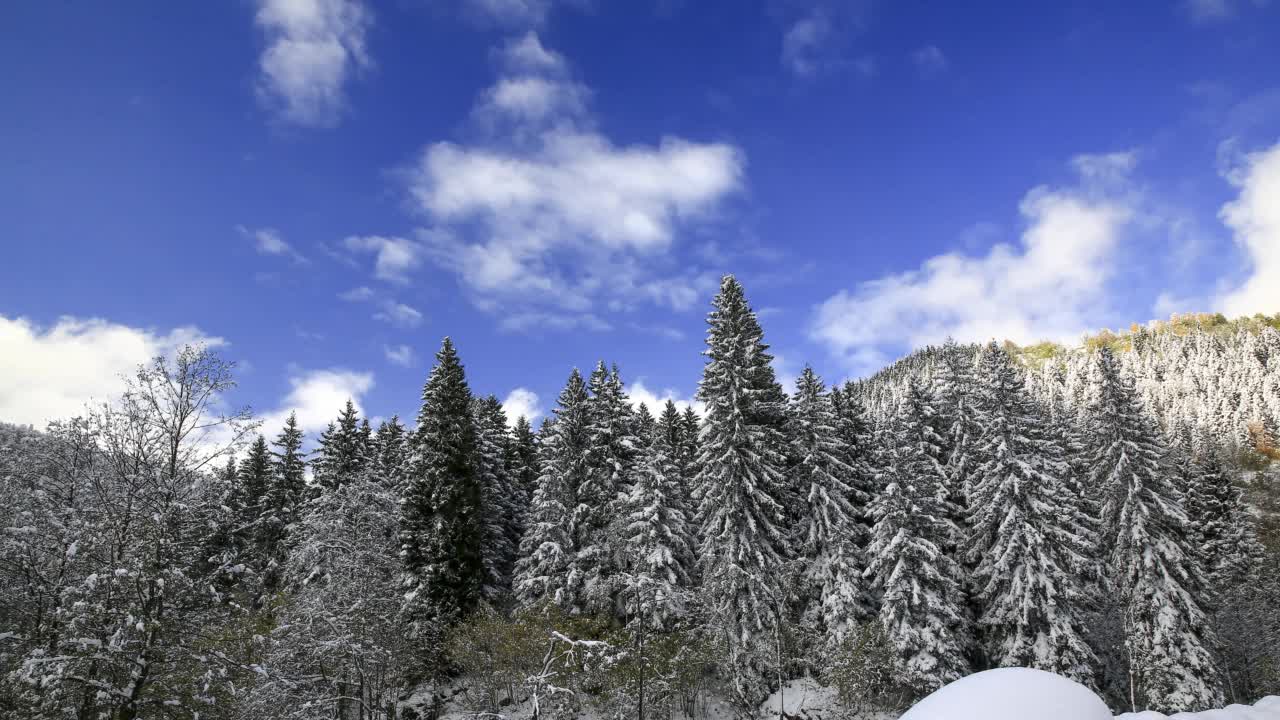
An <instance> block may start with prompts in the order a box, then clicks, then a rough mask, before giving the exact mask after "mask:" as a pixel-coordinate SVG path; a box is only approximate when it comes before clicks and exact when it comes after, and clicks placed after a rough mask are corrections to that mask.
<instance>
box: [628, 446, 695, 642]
mask: <svg viewBox="0 0 1280 720" xmlns="http://www.w3.org/2000/svg"><path fill="white" fill-rule="evenodd" d="M669 451H670V447H669V446H668V445H667V444H666V443H665V442H662V441H657V442H654V443H652V444H649V445H646V446H645V447H644V448H643V449H642V450H641V454H640V457H639V458H638V462H637V466H636V469H635V473H634V476H635V482H634V483H633V484H632V486H631V487H630V488H629V489H628V490H627V492H626V495H625V497H624V498H623V500H622V501H621V503H620V506H619V513H618V525H619V527H618V528H617V529H616V532H617V535H618V537H619V539H620V541H621V546H622V547H623V548H625V549H626V553H625V555H624V556H623V562H622V566H623V568H622V583H623V587H622V589H621V595H622V597H621V598H620V599H621V601H622V604H623V608H624V614H625V617H627V618H629V619H632V620H638V621H639V622H641V623H643V625H644V627H646V628H649V629H657V630H662V629H670V627H671V625H672V621H674V620H675V619H677V618H679V617H680V616H681V615H682V614H683V613H684V609H685V601H686V595H687V594H688V592H689V588H690V586H691V584H692V573H691V571H690V569H691V568H692V567H693V563H694V556H693V553H694V537H693V528H692V519H691V518H690V513H689V511H688V503H687V498H686V497H685V491H684V487H683V485H682V484H681V483H680V481H679V478H678V477H676V474H675V473H676V466H675V463H673V462H672V461H671V458H670V456H669V455H668V452H669Z"/></svg>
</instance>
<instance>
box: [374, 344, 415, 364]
mask: <svg viewBox="0 0 1280 720" xmlns="http://www.w3.org/2000/svg"><path fill="white" fill-rule="evenodd" d="M382 352H383V354H385V355H386V356H387V362H389V363H392V364H394V365H399V366H400V367H413V364H414V362H415V361H416V360H417V358H416V357H414V354H413V348H411V347H409V346H408V345H394V346H393V345H384V346H383V348H382Z"/></svg>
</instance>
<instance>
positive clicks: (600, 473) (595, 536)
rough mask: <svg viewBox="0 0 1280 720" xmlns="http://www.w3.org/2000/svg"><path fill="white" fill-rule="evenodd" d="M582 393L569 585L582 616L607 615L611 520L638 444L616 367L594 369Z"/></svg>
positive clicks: (614, 565)
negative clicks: (583, 427)
mask: <svg viewBox="0 0 1280 720" xmlns="http://www.w3.org/2000/svg"><path fill="white" fill-rule="evenodd" d="M587 389H588V390H589V391H590V392H591V398H590V399H589V400H588V401H587V419H588V425H587V436H586V446H587V467H586V473H585V474H584V476H583V478H582V482H581V483H580V484H579V485H578V491H577V505H576V506H575V507H574V511H573V513H574V517H573V527H574V530H575V531H576V537H575V545H576V550H577V552H576V555H575V559H574V562H573V570H572V573H571V574H570V578H569V582H570V586H571V589H572V592H573V594H574V596H575V597H577V598H578V599H579V601H580V602H581V603H583V609H584V610H586V611H587V612H589V613H593V614H595V613H600V614H608V613H616V612H617V609H618V593H619V591H620V590H621V588H620V587H619V581H620V577H619V568H618V563H619V559H620V555H621V554H622V553H623V551H624V550H623V546H622V545H621V544H620V542H619V541H620V538H618V536H617V535H616V533H615V532H614V531H615V529H616V526H615V524H614V518H616V517H617V516H618V511H619V509H618V503H619V500H620V498H621V496H622V495H623V493H625V492H626V491H627V490H628V489H629V488H630V484H631V480H632V474H633V472H634V469H635V467H634V466H635V456H636V452H637V449H638V447H639V441H638V440H637V438H636V436H635V434H634V432H633V428H634V426H635V421H634V418H633V413H632V411H631V406H630V404H629V403H628V401H627V396H626V393H625V392H624V391H623V386H622V380H621V379H620V377H619V375H618V369H617V367H614V368H613V369H612V370H610V369H608V368H606V367H605V364H604V363H603V362H601V363H599V364H597V365H596V369H595V370H594V371H593V372H592V373H591V378H590V379H589V380H588V381H587Z"/></svg>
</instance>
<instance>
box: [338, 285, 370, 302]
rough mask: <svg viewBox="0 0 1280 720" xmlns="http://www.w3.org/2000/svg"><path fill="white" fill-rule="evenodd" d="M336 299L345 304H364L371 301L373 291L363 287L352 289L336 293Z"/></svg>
mask: <svg viewBox="0 0 1280 720" xmlns="http://www.w3.org/2000/svg"><path fill="white" fill-rule="evenodd" d="M338 299H339V300H343V301H345V302H366V301H369V300H372V299H373V290H372V289H370V288H368V287H365V286H364V285H361V286H359V287H353V288H351V289H350V290H347V291H345V292H340V293H338Z"/></svg>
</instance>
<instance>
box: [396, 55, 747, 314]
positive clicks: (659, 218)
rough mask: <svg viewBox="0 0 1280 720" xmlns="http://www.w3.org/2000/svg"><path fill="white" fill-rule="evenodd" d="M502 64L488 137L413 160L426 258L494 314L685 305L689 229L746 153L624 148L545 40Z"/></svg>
mask: <svg viewBox="0 0 1280 720" xmlns="http://www.w3.org/2000/svg"><path fill="white" fill-rule="evenodd" d="M500 60H501V63H500V64H501V66H502V68H503V73H504V74H503V75H502V77H500V78H499V80H498V82H497V84H496V85H495V86H494V87H493V88H491V89H490V90H488V91H487V92H486V93H484V94H483V96H482V98H481V102H480V105H479V106H478V109H477V113H478V116H480V117H482V118H484V120H485V121H486V122H487V124H488V129H489V130H490V131H491V136H490V137H489V138H488V140H487V141H483V142H479V143H472V144H457V143H450V142H437V143H432V144H431V145H429V146H428V147H427V148H426V149H425V150H424V151H423V152H422V154H421V156H420V158H419V160H418V162H417V163H416V164H415V166H413V167H412V168H411V169H410V172H409V178H410V182H409V190H410V193H411V195H412V197H413V198H414V200H415V202H416V204H417V206H418V208H419V209H420V210H421V211H422V212H423V213H424V215H426V216H427V217H428V218H429V219H430V220H431V221H432V222H433V225H434V226H433V227H432V228H431V229H430V230H424V231H422V232H420V233H419V236H418V240H419V242H420V243H421V247H422V248H423V249H424V251H425V254H426V255H427V257H429V258H430V259H431V260H432V261H433V262H435V263H436V264H438V265H439V266H441V267H443V268H445V269H447V270H450V271H452V272H454V273H456V274H457V276H458V277H459V279H460V281H461V282H462V284H463V286H464V288H465V289H466V290H468V291H469V293H470V295H471V296H472V298H473V300H474V301H475V302H476V304H477V305H478V306H480V307H482V308H483V309H486V310H490V311H499V310H502V309H504V307H505V306H508V305H514V304H516V303H517V302H518V304H519V305H520V306H521V309H522V313H523V314H524V315H525V316H526V317H534V316H542V317H546V316H549V315H553V314H554V315H560V316H564V317H567V318H570V319H571V320H573V321H575V322H587V321H586V320H584V319H582V318H580V317H579V316H581V315H582V314H583V313H586V312H588V311H589V310H590V309H591V308H594V307H597V306H601V305H603V306H605V307H608V308H609V309H611V310H626V309H630V308H631V307H633V306H634V305H635V304H637V303H641V302H648V303H656V304H661V305H669V306H671V307H674V308H678V309H680V308H684V307H688V306H689V304H690V303H691V302H692V298H696V297H697V296H698V295H699V294H700V293H701V292H703V291H704V290H705V288H704V287H703V286H704V285H705V283H704V282H702V279H701V273H699V272H697V271H695V270H685V269H681V268H682V267H685V265H684V264H680V263H676V262H674V261H673V259H672V258H671V253H672V252H673V251H674V248H675V245H676V243H677V239H678V235H679V231H680V230H681V229H682V228H683V227H684V226H686V225H691V224H693V223H696V222H699V221H702V220H705V219H706V218H708V217H710V216H711V215H712V214H713V213H714V212H715V211H716V209H717V208H718V206H719V204H720V203H721V202H722V201H723V200H724V199H725V198H726V197H727V196H728V195H730V194H731V193H733V192H735V191H736V190H738V189H739V188H740V187H741V184H742V176H743V169H744V160H743V157H742V153H741V151H739V150H738V149H737V148H736V147H734V146H732V145H728V144H725V143H699V142H692V141H689V140H685V139H683V138H678V137H666V138H662V139H661V140H660V141H659V142H658V143H657V144H655V145H632V146H618V145H616V144H615V143H613V142H612V141H611V140H610V139H609V138H608V137H606V136H604V135H603V134H601V133H600V132H598V131H597V130H596V129H595V127H594V123H593V118H591V117H590V115H589V114H588V113H587V110H586V106H585V98H586V97H587V94H588V93H587V91H586V90H585V88H582V87H580V86H579V85H577V84H575V83H574V82H573V81H571V80H570V79H569V77H568V71H567V68H566V66H565V63H564V60H563V58H561V57H560V56H559V55H557V54H555V53H553V52H550V51H548V50H547V49H546V48H544V47H543V46H542V44H541V42H539V41H538V38H537V36H536V35H534V34H532V33H530V34H528V35H525V36H524V37H523V38H521V39H519V40H517V41H514V42H512V43H509V44H508V45H507V46H506V47H505V48H504V49H503V50H502V52H501V56H500ZM597 320H598V318H597ZM508 324H511V323H508Z"/></svg>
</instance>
